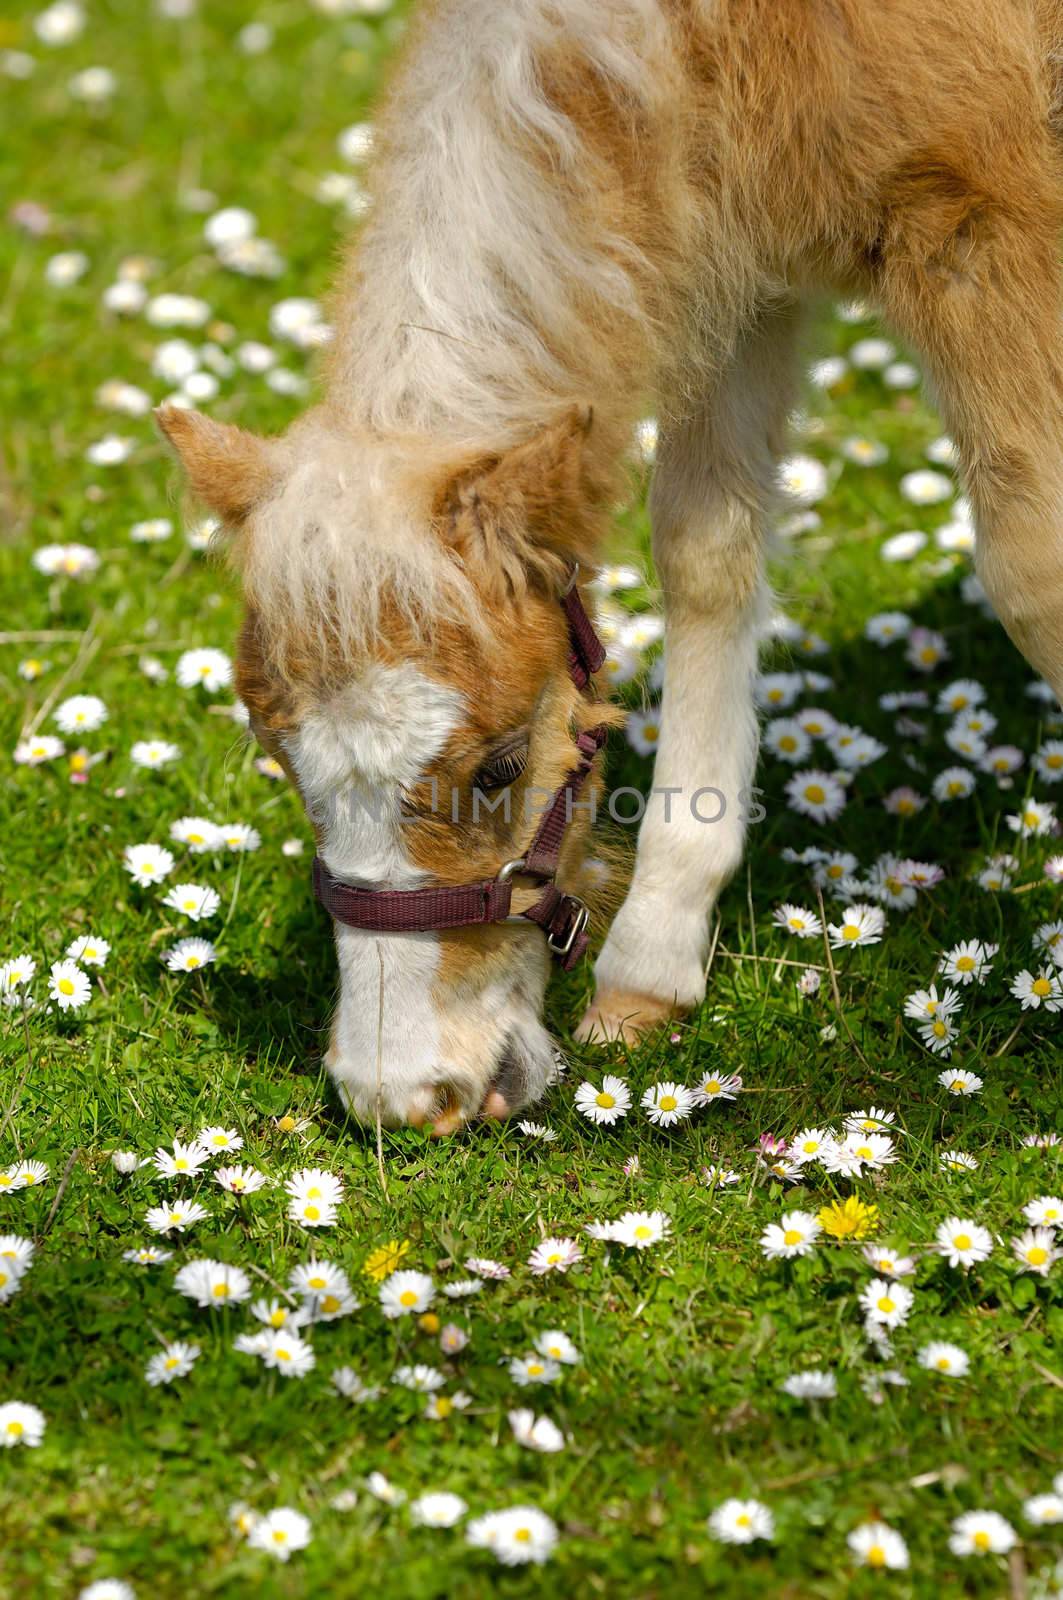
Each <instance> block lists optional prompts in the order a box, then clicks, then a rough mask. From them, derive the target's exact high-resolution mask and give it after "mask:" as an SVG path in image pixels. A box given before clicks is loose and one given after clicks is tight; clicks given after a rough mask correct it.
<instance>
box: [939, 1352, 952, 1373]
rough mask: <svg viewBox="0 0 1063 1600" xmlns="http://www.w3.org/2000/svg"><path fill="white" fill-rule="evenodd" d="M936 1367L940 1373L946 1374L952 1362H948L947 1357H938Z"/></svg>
mask: <svg viewBox="0 0 1063 1600" xmlns="http://www.w3.org/2000/svg"><path fill="white" fill-rule="evenodd" d="M937 1366H938V1368H939V1369H940V1371H942V1372H947V1371H948V1370H949V1368H950V1367H951V1366H952V1362H951V1361H950V1360H949V1358H948V1356H938V1358H937Z"/></svg>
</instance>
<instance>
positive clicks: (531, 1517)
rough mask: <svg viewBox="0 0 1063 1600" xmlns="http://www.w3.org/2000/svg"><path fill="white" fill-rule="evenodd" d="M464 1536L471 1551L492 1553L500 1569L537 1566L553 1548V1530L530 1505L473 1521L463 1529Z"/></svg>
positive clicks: (555, 1539) (552, 1525)
mask: <svg viewBox="0 0 1063 1600" xmlns="http://www.w3.org/2000/svg"><path fill="white" fill-rule="evenodd" d="M465 1537H466V1540H467V1541H468V1543H469V1544H470V1545H472V1546H473V1547H474V1548H477V1549H486V1550H491V1551H493V1552H494V1554H495V1555H496V1556H497V1558H498V1560H499V1561H500V1562H501V1563H502V1565H503V1566H507V1567H516V1566H525V1565H527V1564H528V1563H535V1564H536V1565H537V1566H541V1565H542V1564H543V1563H544V1562H545V1561H548V1560H549V1558H550V1556H551V1555H552V1554H553V1551H554V1549H555V1547H556V1545H557V1528H556V1526H555V1524H554V1523H553V1522H552V1521H551V1519H550V1518H549V1517H548V1516H547V1515H546V1514H545V1512H542V1511H537V1510H536V1509H535V1508H534V1507H533V1506H514V1507H513V1508H512V1509H511V1510H509V1511H489V1512H487V1513H486V1514H485V1515H484V1516H482V1517H476V1518H474V1520H473V1521H472V1522H470V1523H469V1524H468V1525H467V1526H466V1529H465Z"/></svg>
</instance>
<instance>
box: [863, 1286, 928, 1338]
mask: <svg viewBox="0 0 1063 1600" xmlns="http://www.w3.org/2000/svg"><path fill="white" fill-rule="evenodd" d="M914 1299H915V1296H914V1295H913V1294H912V1291H911V1289H908V1288H906V1287H905V1285H904V1284H903V1283H897V1282H887V1281H886V1280H885V1279H883V1278H874V1279H872V1281H871V1282H870V1283H869V1284H868V1286H867V1288H866V1289H865V1290H864V1292H863V1293H862V1294H861V1296H860V1305H861V1308H862V1310H863V1312H864V1315H865V1317H866V1318H867V1320H868V1322H870V1323H873V1324H877V1325H880V1326H882V1327H885V1328H899V1327H900V1326H901V1324H902V1323H905V1322H907V1320H908V1314H909V1312H910V1311H911V1309H912V1302H913V1300H914Z"/></svg>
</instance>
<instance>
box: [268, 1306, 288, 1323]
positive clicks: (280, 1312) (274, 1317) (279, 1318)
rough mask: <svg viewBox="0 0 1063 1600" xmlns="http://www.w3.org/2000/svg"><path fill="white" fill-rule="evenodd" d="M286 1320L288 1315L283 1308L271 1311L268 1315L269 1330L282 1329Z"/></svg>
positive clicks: (279, 1307)
mask: <svg viewBox="0 0 1063 1600" xmlns="http://www.w3.org/2000/svg"><path fill="white" fill-rule="evenodd" d="M287 1320H288V1313H287V1311H285V1310H284V1308H283V1306H278V1307H277V1309H276V1311H271V1312H270V1314H269V1325H270V1327H271V1328H283V1327H284V1324H285V1323H286V1322H287Z"/></svg>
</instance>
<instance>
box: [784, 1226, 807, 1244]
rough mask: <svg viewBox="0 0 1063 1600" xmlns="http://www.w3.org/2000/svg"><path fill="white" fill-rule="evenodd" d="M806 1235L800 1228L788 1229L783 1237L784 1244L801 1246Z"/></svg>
mask: <svg viewBox="0 0 1063 1600" xmlns="http://www.w3.org/2000/svg"><path fill="white" fill-rule="evenodd" d="M803 1237H804V1235H803V1234H802V1232H801V1230H800V1228H787V1230H786V1232H785V1233H784V1234H783V1236H782V1242H783V1244H800V1243H801V1240H802V1239H803Z"/></svg>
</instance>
